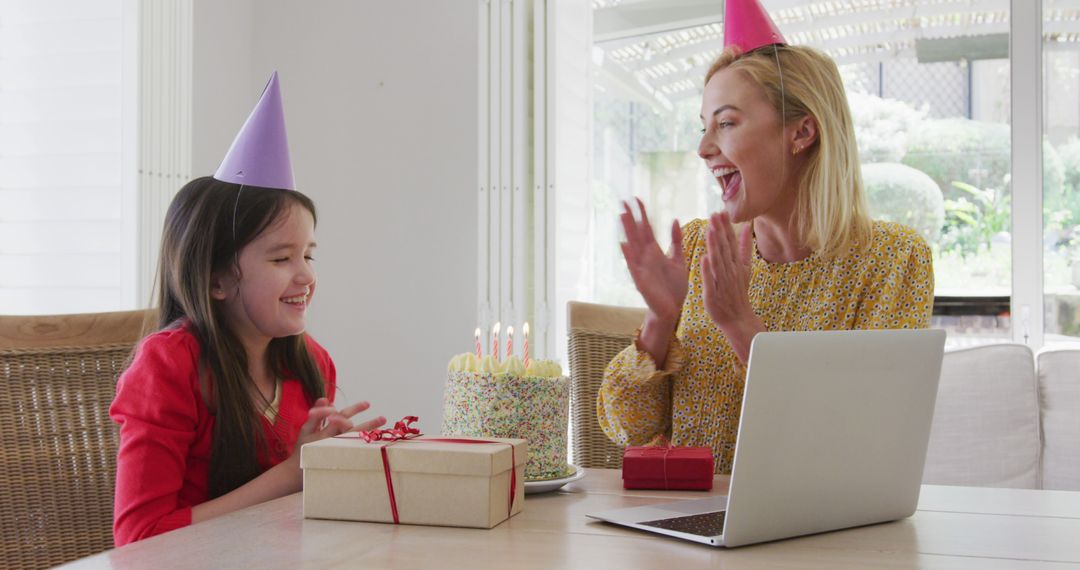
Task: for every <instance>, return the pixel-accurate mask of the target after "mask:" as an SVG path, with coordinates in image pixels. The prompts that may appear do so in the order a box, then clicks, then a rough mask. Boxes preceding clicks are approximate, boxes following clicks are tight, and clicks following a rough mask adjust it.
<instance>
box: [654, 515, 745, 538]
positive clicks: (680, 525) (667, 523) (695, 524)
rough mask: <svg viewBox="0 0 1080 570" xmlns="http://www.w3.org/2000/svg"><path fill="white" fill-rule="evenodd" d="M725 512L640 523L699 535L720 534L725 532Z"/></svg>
mask: <svg viewBox="0 0 1080 570" xmlns="http://www.w3.org/2000/svg"><path fill="white" fill-rule="evenodd" d="M725 514H726V511H718V512H715V513H702V514H700V515H688V516H685V517H675V518H670V519H660V520H655V521H648V522H643V523H638V524H640V525H644V526H651V527H656V528H662V529H666V530H674V531H678V532H685V533H686V534H696V535H698V536H720V535H721V534H723V533H724V515H725Z"/></svg>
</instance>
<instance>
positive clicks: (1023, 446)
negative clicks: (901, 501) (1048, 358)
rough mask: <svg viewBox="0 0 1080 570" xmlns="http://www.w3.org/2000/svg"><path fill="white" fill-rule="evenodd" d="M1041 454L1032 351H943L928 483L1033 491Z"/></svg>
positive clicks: (1009, 347) (1011, 347)
mask: <svg viewBox="0 0 1080 570" xmlns="http://www.w3.org/2000/svg"><path fill="white" fill-rule="evenodd" d="M1039 452H1040V439H1039V400H1038V391H1037V385H1036V378H1035V359H1034V356H1033V354H1032V352H1031V349H1029V348H1028V347H1026V346H1024V345H1021V344H995V345H987V346H979V347H974V348H966V349H962V350H956V351H949V352H946V353H945V358H944V360H943V362H942V365H941V383H940V385H939V387H938V396H937V404H936V406H935V408H934V423H933V425H932V426H931V429H930V447H929V449H928V450H927V455H926V469H925V470H924V472H923V482H924V483H928V484H937V485H977V486H983V487H1014V488H1022V489H1035V488H1038V484H1039V479H1038V468H1039Z"/></svg>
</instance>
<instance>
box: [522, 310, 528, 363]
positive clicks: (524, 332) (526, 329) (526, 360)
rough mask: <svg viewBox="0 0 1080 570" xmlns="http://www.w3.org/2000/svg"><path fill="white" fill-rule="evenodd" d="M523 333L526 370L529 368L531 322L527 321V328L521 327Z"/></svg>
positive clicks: (523, 359) (523, 361) (523, 360)
mask: <svg viewBox="0 0 1080 570" xmlns="http://www.w3.org/2000/svg"><path fill="white" fill-rule="evenodd" d="M521 333H522V334H524V335H525V340H524V343H525V344H524V345H522V354H523V358H522V359H521V360H522V364H524V365H525V368H528V367H529V322H528V321H525V326H523V327H521Z"/></svg>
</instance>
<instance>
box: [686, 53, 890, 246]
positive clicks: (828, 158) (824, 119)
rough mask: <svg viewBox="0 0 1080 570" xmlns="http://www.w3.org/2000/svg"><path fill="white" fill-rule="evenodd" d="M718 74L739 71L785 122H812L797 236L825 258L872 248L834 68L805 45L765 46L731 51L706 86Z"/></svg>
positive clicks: (856, 153)
mask: <svg viewBox="0 0 1080 570" xmlns="http://www.w3.org/2000/svg"><path fill="white" fill-rule="evenodd" d="M778 62H779V69H778V67H777V64H778ZM722 69H737V70H740V71H742V72H744V73H745V74H746V75H747V76H748V77H750V79H752V80H753V81H755V82H756V83H757V84H758V85H760V86H761V87H762V88H764V90H765V94H766V96H767V97H768V98H769V102H770V103H771V104H772V106H773V108H775V109H776V112H777V114H779V115H782V116H783V124H785V125H788V124H792V123H794V122H795V121H798V120H799V119H801V118H803V117H806V116H810V117H813V118H814V119H815V120H816V121H817V133H818V136H817V141H816V142H815V143H813V144H811V145H810V146H809V147H807V148H806V150H804V151H803V152H807V153H809V162H808V165H807V167H806V168H805V169H804V170H803V171H802V172H801V173H800V176H799V181H798V185H797V188H796V191H797V192H798V197H797V202H796V209H795V217H796V231H798V232H799V236H800V237H801V238H802V240H803V243H804V244H806V245H807V246H808V247H810V248H811V249H813V250H814V251H815V252H817V253H818V255H820V256H823V257H826V258H831V257H834V256H836V255H838V254H840V253H843V252H845V251H847V250H848V249H850V248H852V247H859V248H863V247H866V246H867V245H869V243H870V237H871V232H872V227H873V226H872V224H871V220H870V215H869V210H868V208H867V204H866V196H865V193H864V191H863V182H862V172H861V166H860V165H859V150H858V147H857V146H856V144H855V126H854V121H852V119H851V110H850V109H849V108H848V103H847V95H846V94H845V92H844V84H843V82H842V81H841V80H840V71H839V70H838V69H837V68H836V63H834V62H833V60H832V59H830V58H829V57H828V56H826V55H825V54H823V53H821V52H819V51H817V50H815V49H813V48H809V47H804V46H786V45H779V46H766V47H762V48H758V49H756V50H753V51H749V52H745V53H743V52H741V51H740V50H738V48H733V47H729V48H728V49H725V50H724V52H723V53H721V54H720V56H719V57H718V58H717V59H716V61H715V62H713V64H712V66H711V67H710V68H709V72H708V74H707V75H706V76H705V83H708V82H709V79H711V78H712V76H713V75H714V74H716V73H717V72H718V71H720V70H722Z"/></svg>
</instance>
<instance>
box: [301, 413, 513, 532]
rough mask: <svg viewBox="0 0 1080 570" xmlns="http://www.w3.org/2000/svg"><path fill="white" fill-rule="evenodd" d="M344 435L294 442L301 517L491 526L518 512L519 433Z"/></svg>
mask: <svg viewBox="0 0 1080 570" xmlns="http://www.w3.org/2000/svg"><path fill="white" fill-rule="evenodd" d="M347 435H348V436H353V437H346V436H339V437H334V438H327V439H323V440H320V441H317V442H314V443H309V444H307V445H305V446H304V447H303V448H301V450H300V466H301V467H302V468H303V470H304V516H305V517H307V518H317V519H337V520H353V521H369V522H386V523H393V522H399V523H402V524H423V525H439V526H461V527H474V528H491V527H493V526H495V525H497V524H499V523H501V522H502V521H504V520H506V519H507V518H509V517H510V516H513V515H515V514H517V513H519V512H521V508H522V503H523V501H524V491H525V488H524V483H525V473H524V468H525V462H526V461H527V459H528V450H527V448H526V445H525V440H523V439H500V438H484V439H483V441H491V442H497V443H457V442H452V441H435V440H437V439H440V438H435V437H432V438H424V437H420V438H415V439H407V440H403V441H394V442H385V441H381V442H373V443H365V442H364V440H363V439H360V438H358V437H355V434H347ZM454 439H455V440H477V441H479V440H480V439H481V438H464V437H463V438H454ZM511 445H512V446H513V452H511ZM384 448H385V454H386V463H387V464H388V466H389V472H390V476H389V479H390V484H392V489H393V491H392V493H393V503H394V504H395V506H396V509H397V518H398V520H397V521H395V520H394V512H393V511H394V509H393V508H392V507H391V490H390V489H391V485H388V481H387V479H388V477H387V474H386V471H387V470H386V469H385V468H384V461H383V449H384ZM514 472H516V476H515V477H514V480H515V481H514V484H513V486H511V473H514ZM511 488H512V489H513V500H512V501H511ZM511 503H512V505H511Z"/></svg>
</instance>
